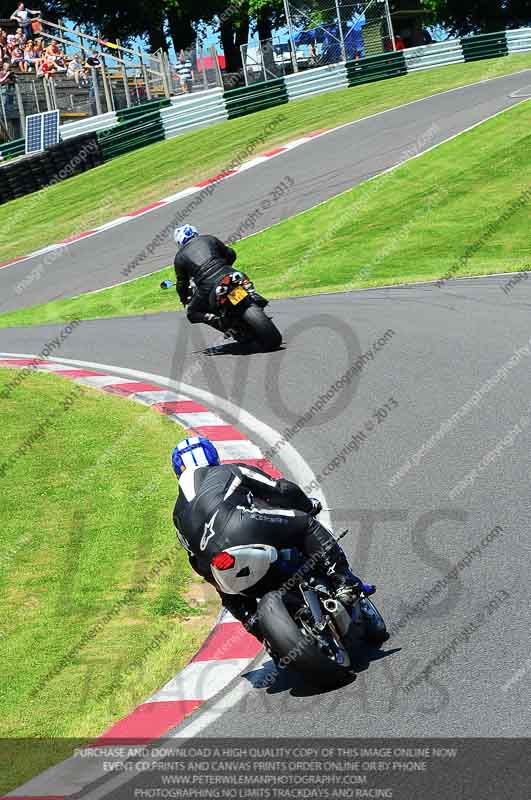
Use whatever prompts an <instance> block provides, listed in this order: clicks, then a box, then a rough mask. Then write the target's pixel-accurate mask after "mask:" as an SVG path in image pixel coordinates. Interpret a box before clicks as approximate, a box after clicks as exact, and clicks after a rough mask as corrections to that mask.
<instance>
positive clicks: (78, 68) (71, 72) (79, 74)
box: [66, 56, 85, 86]
mask: <svg viewBox="0 0 531 800" xmlns="http://www.w3.org/2000/svg"><path fill="white" fill-rule="evenodd" d="M66 74H67V76H68V77H69V78H73V79H74V80H75V82H76V86H80V85H81V83H84V82H85V78H84V74H83V66H82V64H81V61H80V60H79V57H78V56H74V57H73V58H72V59H71V60H70V63H69V64H68V70H67V73H66Z"/></svg>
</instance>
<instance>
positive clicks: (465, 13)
mask: <svg viewBox="0 0 531 800" xmlns="http://www.w3.org/2000/svg"><path fill="white" fill-rule="evenodd" d="M422 4H423V5H424V7H425V8H427V9H429V10H430V11H431V16H432V21H433V22H434V23H439V24H442V25H444V26H445V27H447V28H448V29H449V31H450V33H451V34H452V35H456V36H462V35H465V34H467V33H488V32H490V31H501V30H505V28H518V27H521V26H524V25H529V24H530V23H531V0H467V2H463V0H422Z"/></svg>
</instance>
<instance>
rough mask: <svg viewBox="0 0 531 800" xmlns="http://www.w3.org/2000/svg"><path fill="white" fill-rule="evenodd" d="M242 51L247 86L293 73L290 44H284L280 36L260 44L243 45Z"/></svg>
mask: <svg viewBox="0 0 531 800" xmlns="http://www.w3.org/2000/svg"><path fill="white" fill-rule="evenodd" d="M240 49H241V54H242V64H243V74H244V78H245V85H246V86H250V85H251V84H253V83H258V82H259V81H270V80H273V79H274V78H282V77H284V75H288V74H289V73H290V72H292V66H291V50H290V46H289V42H282V41H281V39H280V37H278V36H277V37H274V38H272V39H264V40H263V41H261V42H258V44H254V45H248V44H245V45H242V46H241V48H240Z"/></svg>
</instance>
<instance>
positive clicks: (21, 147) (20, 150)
mask: <svg viewBox="0 0 531 800" xmlns="http://www.w3.org/2000/svg"><path fill="white" fill-rule="evenodd" d="M25 150H26V142H25V139H13V141H12V142H6V144H2V145H0V161H7V159H8V158H17V157H18V156H23V155H24V153H25Z"/></svg>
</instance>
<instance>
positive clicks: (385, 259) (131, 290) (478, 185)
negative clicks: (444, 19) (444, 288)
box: [0, 101, 531, 327]
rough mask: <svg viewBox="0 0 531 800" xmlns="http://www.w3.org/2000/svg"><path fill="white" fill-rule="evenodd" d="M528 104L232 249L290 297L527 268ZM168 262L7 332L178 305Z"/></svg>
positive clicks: (57, 305)
mask: <svg viewBox="0 0 531 800" xmlns="http://www.w3.org/2000/svg"><path fill="white" fill-rule="evenodd" d="M530 131H531V103H530V102H529V101H528V102H525V103H523V104H521V105H519V106H518V107H516V108H513V109H511V110H509V111H507V112H505V113H504V114H502V115H499V116H497V117H496V118H494V119H492V120H489V121H488V122H485V123H484V124H483V125H480V126H478V127H477V128H475V129H474V130H472V131H469V132H468V133H465V134H462V135H461V136H459V137H457V138H456V139H454V140H452V141H451V142H447V143H446V144H444V145H441V146H440V147H438V148H436V149H435V150H432V151H431V152H429V153H426V154H424V155H423V156H421V157H420V158H417V159H415V160H413V161H410V162H409V163H408V164H405V165H403V166H402V167H400V168H398V169H397V170H395V171H394V172H391V173H388V174H386V175H383V176H381V177H380V178H377V179H375V180H373V181H369V182H367V183H365V184H362V185H361V186H358V187H356V188H354V189H353V190H351V191H349V192H346V193H345V194H342V195H340V196H339V197H336V198H334V199H332V200H330V201H328V202H327V203H324V204H322V205H320V206H318V207H317V208H314V209H311V210H310V211H306V212H304V213H303V214H299V215H298V216H296V217H293V218H292V219H289V220H286V221H284V222H282V223H280V224H278V225H276V226H274V227H272V228H270V229H269V230H267V231H264V232H263V233H259V234H257V235H255V236H251V237H249V238H248V239H245V240H243V241H241V242H239V243H238V244H237V245H236V249H237V251H238V256H239V260H238V264H239V267H240V269H244V270H247V271H248V272H249V273H250V274H251V275H252V277H253V279H254V280H255V281H256V284H257V286H258V288H259V289H260V291H263V292H264V293H265V294H266V295H268V296H271V297H287V296H293V295H300V294H313V293H319V292H327V291H339V290H346V289H354V288H361V287H372V286H382V285H385V284H399V283H404V282H411V281H424V280H433V279H435V280H439V279H443V280H445V279H447V278H448V277H459V276H464V275H484V274H487V273H491V272H510V271H519V270H523V269H527V270H529V269H531V243H530V239H529V209H530V205H531V132H530ZM166 277H170V278H171V277H172V270H171V269H170V268H167V269H165V270H162V271H161V272H160V273H157V275H152V276H147V277H142V278H139V279H137V280H135V281H133V282H131V283H128V284H122V285H120V286H116V287H114V288H112V289H108V290H105V291H102V292H99V293H97V294H90V295H85V296H83V297H80V298H78V299H76V300H58V301H55V302H53V303H49V304H46V305H43V306H36V307H34V308H29V309H22V310H20V311H14V312H10V313H7V314H2V315H0V327H9V326H15V325H36V324H44V323H51V322H64V321H67V320H69V319H73V318H79V319H95V318H100V317H111V316H127V315H134V314H143V313H155V312H161V311H170V310H171V311H173V310H175V308H176V307H177V301H176V297H175V293H174V291H173V290H171V291H166V292H164V291H162V290H161V289H159V283H160V281H161V280H162V279H163V278H166Z"/></svg>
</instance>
